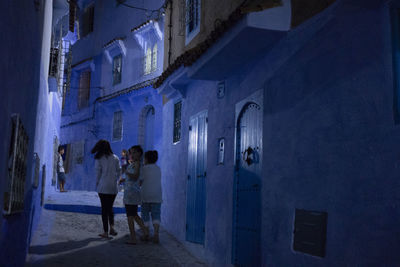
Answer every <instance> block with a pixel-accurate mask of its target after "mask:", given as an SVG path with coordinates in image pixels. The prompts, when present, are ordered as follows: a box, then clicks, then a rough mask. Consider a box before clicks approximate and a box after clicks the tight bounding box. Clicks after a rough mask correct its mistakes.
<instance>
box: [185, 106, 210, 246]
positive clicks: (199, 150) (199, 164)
mask: <svg viewBox="0 0 400 267" xmlns="http://www.w3.org/2000/svg"><path fill="white" fill-rule="evenodd" d="M188 160H189V162H188V175H189V176H188V183H187V207H186V225H187V226H186V228H187V229H186V240H187V241H190V242H194V243H200V244H204V236H205V217H206V187H205V178H206V162H207V112H206V111H205V112H201V113H199V114H198V115H196V116H194V117H192V118H191V119H190V126H189V146H188Z"/></svg>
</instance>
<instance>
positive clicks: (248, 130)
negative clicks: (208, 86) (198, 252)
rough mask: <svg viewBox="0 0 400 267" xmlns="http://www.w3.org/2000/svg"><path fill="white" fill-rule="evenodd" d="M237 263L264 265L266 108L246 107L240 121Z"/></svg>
mask: <svg viewBox="0 0 400 267" xmlns="http://www.w3.org/2000/svg"><path fill="white" fill-rule="evenodd" d="M236 129H237V132H236V162H235V165H236V166H235V180H234V209H233V210H234V216H233V220H234V221H233V251H232V256H233V263H234V264H235V265H240V266H260V260H261V251H260V238H261V193H260V190H261V172H262V169H261V158H260V157H261V156H262V155H261V154H262V109H261V107H260V106H259V105H258V104H256V103H254V102H249V103H247V104H245V105H244V106H243V108H242V110H241V112H240V113H239V116H238V118H237V128H236Z"/></svg>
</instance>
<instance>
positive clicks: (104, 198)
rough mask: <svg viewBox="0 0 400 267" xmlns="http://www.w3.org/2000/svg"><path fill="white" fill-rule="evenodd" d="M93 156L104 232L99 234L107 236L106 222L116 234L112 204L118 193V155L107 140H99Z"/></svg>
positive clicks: (111, 233)
mask: <svg viewBox="0 0 400 267" xmlns="http://www.w3.org/2000/svg"><path fill="white" fill-rule="evenodd" d="M91 152H92V154H95V155H94V158H95V164H94V166H95V169H96V178H97V181H96V187H97V192H98V193H99V197H100V202H101V219H102V221H103V229H104V233H102V234H99V236H101V237H104V238H108V223H110V235H117V232H116V231H115V230H114V212H113V205H114V200H115V197H116V196H117V193H118V187H117V180H118V179H119V176H120V173H121V166H120V163H119V159H118V156H116V155H114V153H113V152H112V150H111V146H110V143H109V142H108V141H107V140H99V141H98V142H97V143H96V145H95V146H94V147H93V149H92V151H91Z"/></svg>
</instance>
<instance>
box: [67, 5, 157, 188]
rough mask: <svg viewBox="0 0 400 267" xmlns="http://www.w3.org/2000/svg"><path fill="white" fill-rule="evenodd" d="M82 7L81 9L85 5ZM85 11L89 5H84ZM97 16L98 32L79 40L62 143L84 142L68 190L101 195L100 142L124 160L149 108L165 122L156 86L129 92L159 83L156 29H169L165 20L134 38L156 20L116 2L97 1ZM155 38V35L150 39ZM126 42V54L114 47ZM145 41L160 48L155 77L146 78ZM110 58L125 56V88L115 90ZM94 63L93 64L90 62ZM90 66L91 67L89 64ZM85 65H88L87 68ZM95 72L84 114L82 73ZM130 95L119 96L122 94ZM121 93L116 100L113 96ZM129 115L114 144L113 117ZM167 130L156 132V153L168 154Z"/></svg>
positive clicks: (118, 86)
mask: <svg viewBox="0 0 400 267" xmlns="http://www.w3.org/2000/svg"><path fill="white" fill-rule="evenodd" d="M80 4H81V3H80ZM82 4H83V6H84V3H82ZM162 4H163V2H162V1H142V2H140V3H137V4H135V5H136V6H140V7H146V8H149V9H158V8H159V7H161V5H162ZM94 10H95V15H94V30H93V32H92V33H90V34H89V35H87V36H86V37H83V38H82V39H80V40H78V41H77V42H76V43H74V45H73V46H72V55H73V62H72V65H73V68H72V73H71V87H70V89H69V92H68V94H67V97H66V101H65V108H64V110H63V112H62V114H63V116H62V120H61V139H60V142H61V143H62V144H72V143H75V142H80V141H83V142H84V143H85V145H84V160H83V163H82V164H77V163H76V162H74V159H72V161H70V164H69V165H70V168H69V173H68V174H67V181H66V185H65V187H66V189H73V190H95V189H96V187H95V185H96V182H95V175H94V170H93V167H94V159H93V155H92V154H90V151H91V149H92V147H93V146H94V145H95V143H96V142H97V141H98V140H99V139H102V138H103V139H106V140H109V141H110V143H111V147H112V149H113V152H114V153H115V154H116V155H118V156H121V150H122V149H128V148H129V147H131V146H133V145H136V144H138V136H139V128H140V127H139V121H140V115H141V112H142V110H143V108H144V107H145V106H147V105H152V106H153V107H154V109H155V125H156V126H157V125H161V121H162V96H161V95H158V94H157V91H156V90H154V89H153V88H152V87H151V86H140V87H139V88H138V89H135V90H131V91H129V90H128V91H129V92H127V91H126V89H127V88H130V87H132V86H135V85H137V84H141V83H142V82H145V81H148V80H151V79H154V78H155V77H157V76H158V75H160V74H161V72H162V59H163V55H164V53H163V35H162V32H160V33H161V35H159V36H158V37H157V35H156V31H155V26H154V25H156V24H157V26H156V27H159V28H160V29H161V30H162V29H163V27H164V25H163V17H160V18H159V19H158V20H157V21H156V22H154V24H153V23H150V24H148V25H146V26H144V27H143V28H141V29H139V30H137V31H134V32H131V29H133V28H136V27H137V26H139V25H141V24H143V23H144V22H146V21H147V20H150V19H152V18H153V19H154V18H155V17H154V16H153V17H151V18H150V17H147V16H146V14H145V12H143V11H140V10H135V9H131V8H128V7H125V6H117V5H116V2H110V1H96V3H95V6H94ZM149 32H150V34H149ZM121 37H123V41H122V42H123V47H124V48H125V49H126V52H125V54H124V51H123V49H121V48H120V47H119V46H118V45H117V44H116V42H114V43H111V44H109V45H106V44H108V43H109V42H110V41H112V40H114V39H115V38H121ZM140 39H143V40H145V41H149V42H151V43H152V44H155V43H157V45H158V53H157V59H158V60H157V69H156V70H155V71H154V72H151V73H150V74H146V75H145V74H144V73H143V69H144V66H143V58H144V54H145V51H144V49H143V47H142V43H141V42H140ZM106 52H109V53H110V54H111V56H112V57H113V56H117V55H119V54H120V53H121V54H123V55H122V74H121V83H118V84H115V85H113V76H112V61H111V62H110V61H109V60H108V59H107V55H106ZM87 59H88V60H87ZM85 60H87V61H85ZM82 61H85V62H83V63H82ZM85 69H90V70H91V81H90V98H89V105H88V107H86V108H82V109H80V110H79V109H78V105H77V100H78V88H79V75H80V72H81V71H82V70H85ZM121 90H123V91H124V92H125V93H124V94H121V95H119V94H118V93H117V92H119V91H121ZM114 93H117V94H116V95H113V94H114ZM116 111H122V112H123V115H122V116H123V137H122V140H120V141H112V127H113V114H114V112H116ZM161 138H162V131H161V127H158V128H156V130H155V136H154V140H155V148H156V149H157V150H158V151H159V153H160V154H162V151H161V150H162V147H161Z"/></svg>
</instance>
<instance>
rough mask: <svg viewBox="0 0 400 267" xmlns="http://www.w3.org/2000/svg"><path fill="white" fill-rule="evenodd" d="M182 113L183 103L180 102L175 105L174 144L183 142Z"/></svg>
mask: <svg viewBox="0 0 400 267" xmlns="http://www.w3.org/2000/svg"><path fill="white" fill-rule="evenodd" d="M181 111H182V101H179V102H177V103H175V105H174V135H173V142H174V143H177V142H178V141H179V140H181Z"/></svg>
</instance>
